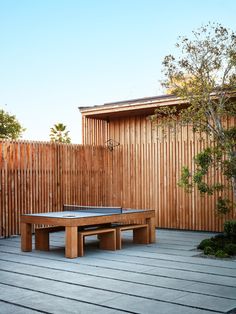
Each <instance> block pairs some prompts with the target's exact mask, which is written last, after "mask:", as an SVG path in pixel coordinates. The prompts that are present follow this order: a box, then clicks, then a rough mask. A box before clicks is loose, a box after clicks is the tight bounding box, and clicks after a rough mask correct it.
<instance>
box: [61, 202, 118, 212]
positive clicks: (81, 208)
mask: <svg viewBox="0 0 236 314" xmlns="http://www.w3.org/2000/svg"><path fill="white" fill-rule="evenodd" d="M63 211H87V212H92V213H122V208H121V207H109V206H83V205H68V204H64V205H63Z"/></svg>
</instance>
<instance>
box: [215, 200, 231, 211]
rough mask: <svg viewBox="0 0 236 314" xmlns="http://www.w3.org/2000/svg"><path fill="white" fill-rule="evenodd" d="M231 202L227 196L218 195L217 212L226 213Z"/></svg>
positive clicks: (229, 208)
mask: <svg viewBox="0 0 236 314" xmlns="http://www.w3.org/2000/svg"><path fill="white" fill-rule="evenodd" d="M231 206H232V202H231V201H230V200H229V199H228V198H222V197H218V199H217V202H216V210H217V212H218V213H219V214H223V215H224V214H227V213H228V212H229V211H230V210H231Z"/></svg>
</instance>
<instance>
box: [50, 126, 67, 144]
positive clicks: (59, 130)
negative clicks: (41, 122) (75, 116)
mask: <svg viewBox="0 0 236 314" xmlns="http://www.w3.org/2000/svg"><path fill="white" fill-rule="evenodd" d="M50 140H51V142H57V143H71V139H70V137H69V131H67V130H66V125H64V124H63V123H57V124H54V126H53V127H52V128H51V131H50Z"/></svg>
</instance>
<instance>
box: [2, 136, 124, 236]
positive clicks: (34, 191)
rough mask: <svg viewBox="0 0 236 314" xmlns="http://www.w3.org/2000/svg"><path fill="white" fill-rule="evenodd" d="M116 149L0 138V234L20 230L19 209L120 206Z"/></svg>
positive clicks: (6, 234)
mask: <svg viewBox="0 0 236 314" xmlns="http://www.w3.org/2000/svg"><path fill="white" fill-rule="evenodd" d="M120 154H121V153H120V151H118V150H117V151H116V152H114V153H113V154H111V153H110V151H108V149H107V148H105V147H101V146H96V147H92V146H88V145H87V146H82V145H68V144H52V143H37V142H35V143H34V142H33V143H32V142H7V141H4V142H0V236H10V235H14V234H19V233H20V230H19V228H20V227H19V218H20V215H21V214H22V213H37V212H45V211H57V210H62V206H63V204H81V205H119V206H120V203H121V201H120V199H121V191H122V187H121V186H119V184H121V183H122V181H121V180H120V179H119V175H117V172H118V171H120V169H121V168H122V165H121V164H120V162H121V161H122V158H120V157H119V155H120ZM117 178H118V179H117ZM114 191H116V192H115V193H114ZM117 191H118V192H117Z"/></svg>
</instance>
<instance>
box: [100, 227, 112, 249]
mask: <svg viewBox="0 0 236 314" xmlns="http://www.w3.org/2000/svg"><path fill="white" fill-rule="evenodd" d="M99 248H100V249H101V250H111V251H115V250H116V232H115V231H113V232H107V233H103V234H101V235H100V241H99Z"/></svg>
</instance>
